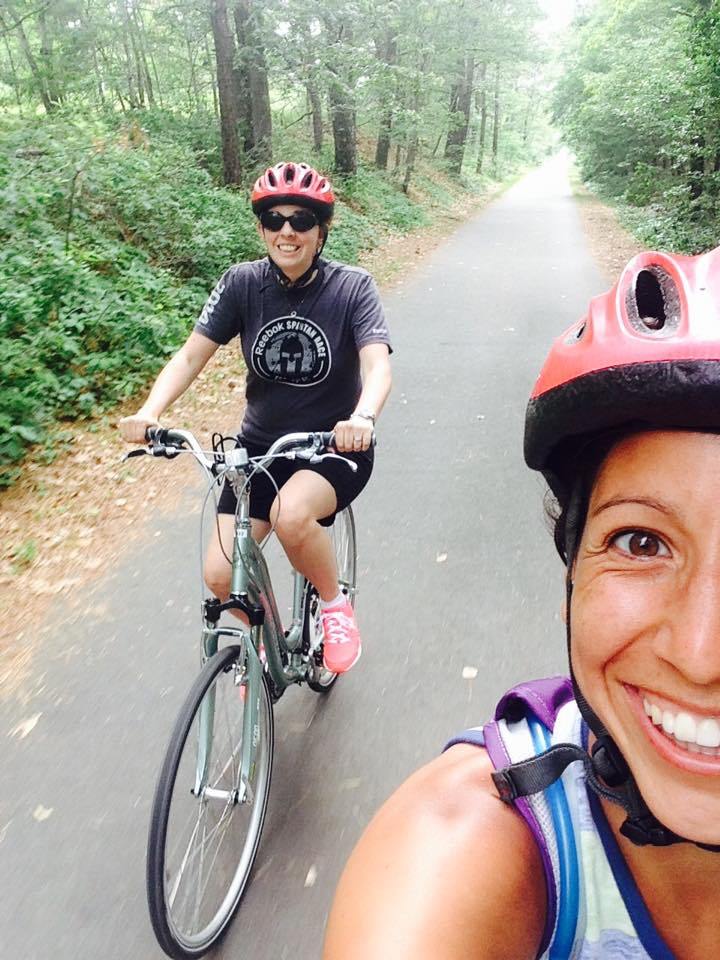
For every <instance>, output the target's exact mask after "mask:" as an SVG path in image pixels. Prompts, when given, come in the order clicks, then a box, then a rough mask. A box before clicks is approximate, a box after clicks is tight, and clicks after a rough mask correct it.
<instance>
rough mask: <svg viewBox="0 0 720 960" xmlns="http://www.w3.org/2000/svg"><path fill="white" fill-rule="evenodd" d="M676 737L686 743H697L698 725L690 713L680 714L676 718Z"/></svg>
mask: <svg viewBox="0 0 720 960" xmlns="http://www.w3.org/2000/svg"><path fill="white" fill-rule="evenodd" d="M674 733H675V736H676V737H677V739H678V740H684V741H685V742H686V743H695V742H696V741H695V737H696V735H697V725H696V723H695V721H694V720H693V718H692V717H691V716H690V714H689V713H679V714H678V715H677V716H676V717H675V730H674Z"/></svg>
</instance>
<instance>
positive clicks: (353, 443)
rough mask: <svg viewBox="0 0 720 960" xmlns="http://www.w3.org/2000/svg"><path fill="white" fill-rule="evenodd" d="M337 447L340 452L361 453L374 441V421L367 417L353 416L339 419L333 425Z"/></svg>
mask: <svg viewBox="0 0 720 960" xmlns="http://www.w3.org/2000/svg"><path fill="white" fill-rule="evenodd" d="M333 433H334V434H335V444H334V445H335V449H336V450H337V451H338V453H359V452H360V451H361V450H367V449H368V448H369V447H370V445H371V444H372V442H373V425H372V421H370V420H366V419H365V417H358V416H352V417H350V418H349V419H348V420H339V421H338V422H337V423H336V424H335V426H334V427H333Z"/></svg>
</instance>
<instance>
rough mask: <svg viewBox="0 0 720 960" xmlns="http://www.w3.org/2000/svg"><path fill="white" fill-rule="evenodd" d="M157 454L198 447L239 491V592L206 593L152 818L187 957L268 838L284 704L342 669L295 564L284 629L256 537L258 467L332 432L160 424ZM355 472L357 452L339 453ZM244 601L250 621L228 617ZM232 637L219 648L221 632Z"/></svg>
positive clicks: (160, 872)
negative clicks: (230, 438)
mask: <svg viewBox="0 0 720 960" xmlns="http://www.w3.org/2000/svg"><path fill="white" fill-rule="evenodd" d="M148 440H149V445H148V447H147V448H141V449H137V450H133V451H131V452H130V453H129V454H128V455H127V456H137V455H139V454H144V453H149V454H151V455H153V456H160V457H167V458H174V457H176V456H178V455H180V454H181V453H190V454H191V455H193V456H194V458H195V459H196V460H197V462H198V463H199V464H200V466H201V467H202V468H203V469H204V470H205V471H206V473H207V475H208V476H209V478H210V480H211V483H212V484H213V485H214V484H216V483H219V482H220V481H221V480H223V479H228V480H229V481H230V482H231V483H232V484H233V488H234V491H235V493H236V495H237V498H238V507H237V511H236V514H235V537H234V543H233V554H232V575H231V588H230V598H229V599H228V600H227V601H225V602H224V603H223V602H221V601H220V600H219V599H217V598H215V597H210V598H206V599H205V600H204V601H203V607H202V615H203V630H202V663H203V666H202V669H201V671H200V674H199V675H198V677H197V679H196V680H195V682H194V684H193V685H192V687H191V689H190V691H189V693H188V695H187V697H186V699H185V702H184V704H183V706H182V708H181V710H180V713H179V715H178V718H177V720H176V723H175V727H174V729H173V732H172V735H171V738H170V743H169V745H168V748H167V751H166V754H165V759H164V762H163V765H162V768H161V771H160V775H159V777H158V782H157V786H156V790H155V795H154V799H153V804H152V812H151V817H150V829H149V833H148V851H147V868H146V884H147V898H148V906H149V910H150V919H151V922H152V926H153V930H154V932H155V936H156V937H157V940H158V943H159V944H160V946H161V947H162V948H163V950H164V951H165V952H166V953H167V954H168V955H169V956H171V957H174V958H177V960H187V958H193V957H200V956H202V955H203V954H204V953H206V952H207V951H208V950H209V949H210V948H211V947H212V946H214V945H215V944H217V943H218V941H219V940H220V938H221V937H222V936H223V934H224V933H225V932H226V931H227V928H228V926H229V924H230V922H231V920H232V918H233V916H234V914H235V912H236V911H237V909H238V907H239V905H240V901H241V898H242V895H243V892H244V891H245V888H246V886H247V883H248V880H249V877H250V873H251V871H252V868H253V863H254V861H255V857H256V854H257V851H258V847H259V844H260V837H261V834H262V829H263V824H264V821H265V814H266V811H267V804H268V796H269V792H270V780H271V774H272V763H273V745H274V725H273V703H274V702H276V701H277V700H278V698H279V697H280V696H282V694H283V693H284V692H285V690H287V688H288V687H289V686H291V685H294V684H300V683H303V682H305V683H307V684H308V686H309V687H310V688H311V689H312V690H314V691H316V692H318V693H327V692H328V691H329V690H330V689H331V688H332V686H333V684H334V683H335V681H336V679H337V675H336V674H334V673H330V672H329V671H328V670H326V669H325V667H324V666H323V658H322V625H321V623H320V601H319V597H318V594H317V591H316V590H315V588H314V587H313V585H312V584H311V583H310V582H309V581H307V580H306V579H305V578H304V577H303V576H302V575H301V574H300V573H298V572H297V571H293V581H294V584H293V604H292V619H291V621H290V625H289V627H288V628H287V630H286V629H284V628H283V626H282V620H281V617H280V615H279V613H278V608H277V603H276V601H275V595H274V593H273V588H272V582H271V579H270V574H269V571H268V568H267V564H266V562H265V558H264V556H263V552H262V546H261V545H259V544H257V543H256V541H255V540H254V539H253V537H252V533H251V525H250V516H249V499H250V485H251V481H252V476H253V474H254V473H255V472H256V471H257V470H262V469H264V467H265V466H266V465H267V463H268V462H270V461H271V460H273V459H275V458H276V457H289V458H293V459H305V460H308V461H311V462H312V461H315V462H316V461H317V460H318V459H320V458H324V457H328V456H331V457H337V456H338V454H334V453H328V452H327V450H328V448H329V446H330V444H331V441H332V434H328V433H293V434H287V435H286V436H285V437H281V438H280V439H279V440H278V441H277V442H276V443H274V444H273V445H272V447H271V448H270V449H269V450H268V452H267V453H266V454H265V455H264V456H262V457H256V458H250V457H249V456H248V453H247V451H246V450H245V449H244V447H242V446H237V447H236V448H235V449H232V450H224V449H222V446H217V445H215V444H214V445H213V446H214V449H213V450H212V451H211V452H204V451H203V450H202V449H201V447H200V445H199V444H198V442H197V440H196V439H195V437H194V436H193V435H192V434H191V433H189V432H188V431H185V430H166V429H157V428H156V429H152V430H149V431H148ZM339 459H342V460H344V461H345V462H346V463H348V464H349V466H350V467H351V468H353V469H356V467H355V465H354V464H353V463H352V461H349V460H347V459H346V458H345V457H339ZM329 530H330V532H331V536H332V538H333V542H334V546H335V554H336V558H337V564H338V578H339V584H340V589H341V590H342V591H343V592H344V593H345V594H346V595H347V596H348V598H349V600H350V602H351V603H352V604H353V605H354V602H355V593H356V574H357V558H356V546H355V522H354V518H353V513H352V510H351V508H350V507H347V508H346V509H345V510H343V511H341V512H339V513H338V514H337V515H336V517H335V521H334V523H333V525H332V527H330V528H329ZM226 610H239V611H241V613H242V614H243V615H244V617H245V618H246V620H247V625H245V624H243V623H238V626H230V627H229V626H219V620H220V617H221V615H222V613H223V612H224V611H226ZM221 639H227V640H229V641H230V645H228V646H223V647H220V640H221Z"/></svg>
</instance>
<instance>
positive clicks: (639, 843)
mask: <svg viewBox="0 0 720 960" xmlns="http://www.w3.org/2000/svg"><path fill="white" fill-rule="evenodd" d="M620 833H621V834H622V835H623V836H624V837H627V838H628V840H630V841H631V842H632V843H634V844H635V846H636V847H647V846H653V847H669V846H671V845H672V844H674V843H680V842H681V838H680V837H678V836H677V834H675V833H673V832H672V831H671V830H668V829H667V827H663V826H662V824H660V823H658V821H657V820H656V819H655V817H654V816H653V815H652V814H651V813H649V814H647V815H646V816H640V817H628V818H627V819H626V820H625V821H624V822H623V823H622V824H621V826H620Z"/></svg>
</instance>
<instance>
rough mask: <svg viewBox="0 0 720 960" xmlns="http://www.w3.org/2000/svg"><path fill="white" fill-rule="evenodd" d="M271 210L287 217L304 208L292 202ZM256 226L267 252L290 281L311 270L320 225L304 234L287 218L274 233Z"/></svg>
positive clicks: (318, 245)
mask: <svg viewBox="0 0 720 960" xmlns="http://www.w3.org/2000/svg"><path fill="white" fill-rule="evenodd" d="M270 209H271V210H276V211H277V212H278V213H281V214H282V215H283V216H284V217H289V216H291V214H293V213H295V212H296V211H298V210H303V211H306V210H307V208H306V207H301V206H296V205H295V204H291V203H281V204H278V205H277V206H275V207H271V208H270ZM257 228H258V233H259V234H260V236H261V237H262V239H263V240H264V242H265V246H266V248H267V252H268V255H269V256H270V258H271V259H272V260H273V261H274V262H275V263H276V264H277V265H278V267H280V269H281V270H282V272H283V273H284V274H285V276H286V277H288V278H289V279H290V280H297V279H298V277H301V276H302V275H303V274H304V273H305V272H306V271H307V270H309V269H310V267H311V266H312V262H313V258H314V256H315V254H316V253H317V252H318V250H319V248H320V247H321V245H322V234H321V232H320V226H319V224H318V225H317V226H314V227H313V228H312V230H308V231H306V232H305V233H301V232H299V231H296V230H293V228H292V226H291V225H290V222H289V221H287V220H286V221H285V223H284V224H283V227H282V229H281V230H279V231H277V232H275V231H273V230H267V229H265V228H264V227H263V226H262V224H261V223H259V222H258V225H257Z"/></svg>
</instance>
